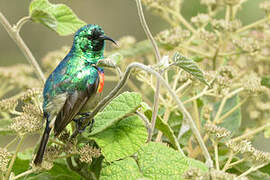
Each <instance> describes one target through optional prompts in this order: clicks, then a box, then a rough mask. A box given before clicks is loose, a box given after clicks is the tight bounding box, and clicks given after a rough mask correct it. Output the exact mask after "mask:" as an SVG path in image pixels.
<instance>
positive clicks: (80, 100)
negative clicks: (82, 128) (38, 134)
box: [54, 76, 99, 136]
mask: <svg viewBox="0 0 270 180" xmlns="http://www.w3.org/2000/svg"><path fill="white" fill-rule="evenodd" d="M98 85H99V76H98V77H97V79H96V81H95V83H94V84H89V85H88V86H87V88H86V89H85V90H84V91H78V90H77V91H75V92H74V93H72V94H70V95H68V97H67V99H66V101H65V104H64V105H63V107H62V109H61V110H60V112H59V113H58V115H57V117H56V120H55V123H54V134H55V136H57V135H59V134H60V133H61V131H62V130H63V129H64V128H65V127H66V126H67V125H68V123H70V122H71V121H72V120H73V119H74V118H75V116H76V115H77V114H78V113H79V112H80V110H81V109H82V107H83V106H84V105H85V104H86V103H87V101H88V100H89V99H90V98H91V97H92V96H94V95H95V94H96V92H97V89H98Z"/></svg>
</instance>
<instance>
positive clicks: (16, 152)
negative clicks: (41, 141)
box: [5, 136, 25, 180]
mask: <svg viewBox="0 0 270 180" xmlns="http://www.w3.org/2000/svg"><path fill="white" fill-rule="evenodd" d="M24 138H25V137H24V136H23V137H21V139H20V141H19V143H18V145H17V147H16V150H15V153H14V154H13V156H12V159H11V161H10V163H9V166H8V170H7V174H6V177H5V179H6V180H8V179H9V176H10V173H11V170H12V167H13V164H14V162H15V159H16V157H17V154H18V152H19V150H20V148H21V145H22V143H23V140H24Z"/></svg>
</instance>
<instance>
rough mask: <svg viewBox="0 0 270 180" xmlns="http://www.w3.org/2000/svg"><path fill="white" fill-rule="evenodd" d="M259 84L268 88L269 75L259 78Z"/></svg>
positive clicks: (269, 84) (269, 83)
mask: <svg viewBox="0 0 270 180" xmlns="http://www.w3.org/2000/svg"><path fill="white" fill-rule="evenodd" d="M261 85H263V86H266V87H268V88H270V76H263V77H262V80H261Z"/></svg>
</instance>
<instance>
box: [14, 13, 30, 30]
mask: <svg viewBox="0 0 270 180" xmlns="http://www.w3.org/2000/svg"><path fill="white" fill-rule="evenodd" d="M30 19H31V17H30V16H25V17H23V18H21V19H20V20H19V21H18V22H17V24H16V26H15V29H16V30H17V31H18V33H19V32H20V30H21V28H22V26H23V25H24V24H25V23H26V22H27V21H29V20H30Z"/></svg>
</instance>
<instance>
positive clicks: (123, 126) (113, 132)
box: [88, 116, 148, 162]
mask: <svg viewBox="0 0 270 180" xmlns="http://www.w3.org/2000/svg"><path fill="white" fill-rule="evenodd" d="M147 135H148V134H147V130H146V128H145V125H144V123H143V121H142V120H141V119H139V117H138V116H130V117H127V118H124V119H122V120H121V121H119V122H118V123H117V124H115V125H113V126H112V127H110V128H108V129H106V130H104V131H102V132H101V133H98V134H95V135H93V136H88V138H90V139H93V140H95V141H96V143H97V144H98V146H99V147H100V148H101V152H102V154H103V156H104V157H105V159H106V160H107V161H110V162H111V161H115V160H118V159H121V158H125V157H127V156H130V155H133V154H134V153H136V152H137V151H138V150H139V149H140V148H141V146H143V145H144V143H145V142H146V140H147Z"/></svg>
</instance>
